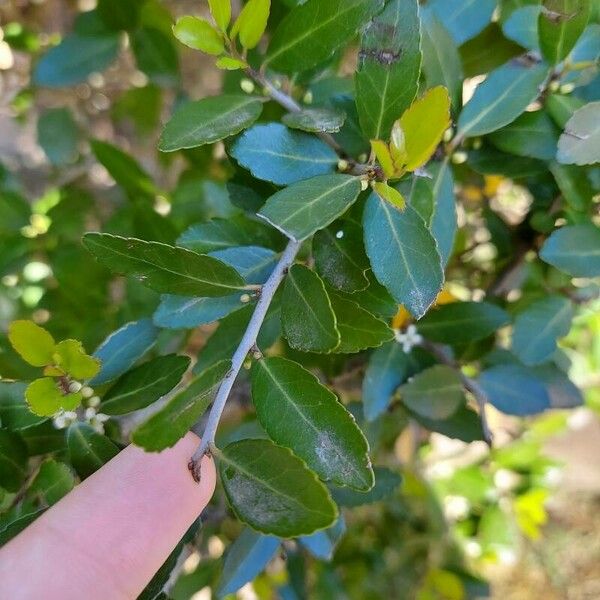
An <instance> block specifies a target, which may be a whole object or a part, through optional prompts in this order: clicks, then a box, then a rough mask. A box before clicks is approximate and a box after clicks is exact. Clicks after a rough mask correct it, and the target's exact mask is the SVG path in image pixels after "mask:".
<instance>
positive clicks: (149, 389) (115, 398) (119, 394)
mask: <svg viewBox="0 0 600 600" xmlns="http://www.w3.org/2000/svg"><path fill="white" fill-rule="evenodd" d="M189 365H190V359H189V357H187V356H178V355H176V354H167V355H166V356H159V357H158V358H154V359H153V360H150V361H148V362H146V363H144V364H142V365H140V366H139V367H136V368H135V369H133V370H131V371H129V372H128V373H126V374H125V375H123V376H121V377H120V378H119V379H118V380H117V381H116V383H115V384H114V385H113V386H112V387H111V388H110V390H108V392H107V393H106V394H105V395H104V398H103V399H102V404H101V405H100V410H101V411H102V412H103V413H106V414H107V415H123V414H125V413H128V412H131V411H134V410H138V409H140V408H144V407H145V406H148V405H150V404H152V402H155V401H156V400H158V399H159V398H160V397H162V396H164V395H165V394H166V393H167V392H170V391H171V390H172V389H173V388H174V387H175V386H176V385H177V384H178V383H179V382H180V380H181V378H182V377H183V374H184V373H185V371H186V370H187V368H188V367H189Z"/></svg>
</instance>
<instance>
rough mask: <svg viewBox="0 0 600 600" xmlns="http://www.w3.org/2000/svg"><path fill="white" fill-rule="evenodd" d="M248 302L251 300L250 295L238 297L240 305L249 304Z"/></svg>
mask: <svg viewBox="0 0 600 600" xmlns="http://www.w3.org/2000/svg"><path fill="white" fill-rule="evenodd" d="M250 300H252V298H251V297H250V294H242V295H241V296H240V302H241V303H242V304H248V302H250Z"/></svg>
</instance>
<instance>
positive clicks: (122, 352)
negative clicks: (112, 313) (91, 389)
mask: <svg viewBox="0 0 600 600" xmlns="http://www.w3.org/2000/svg"><path fill="white" fill-rule="evenodd" d="M157 336H158V329H157V328H156V327H155V326H154V325H153V324H152V321H151V320H150V319H140V320H139V321H132V322H131V323H127V324H125V325H123V327H121V328H120V329H118V330H117V331H114V332H113V333H111V334H110V335H109V336H108V337H107V338H106V339H105V340H104V341H103V342H102V343H101V344H100V346H98V348H97V349H96V351H95V352H94V356H95V357H96V358H97V359H98V360H100V362H101V364H102V366H101V368H100V373H98V375H96V376H95V377H94V378H93V379H92V380H91V381H90V384H91V385H100V384H102V383H107V382H108V381H112V380H113V379H116V378H117V377H118V376H119V375H122V374H123V373H125V372H126V371H128V370H129V369H130V368H131V367H132V366H133V365H134V364H135V363H136V362H137V361H138V360H139V359H140V358H142V356H144V354H146V352H148V350H150V348H152V346H154V344H155V343H156V338H157Z"/></svg>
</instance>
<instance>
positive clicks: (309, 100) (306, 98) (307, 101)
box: [302, 90, 313, 104]
mask: <svg viewBox="0 0 600 600" xmlns="http://www.w3.org/2000/svg"><path fill="white" fill-rule="evenodd" d="M302 101H303V102H304V104H312V101H313V93H312V92H311V91H310V90H308V92H306V94H304V98H302Z"/></svg>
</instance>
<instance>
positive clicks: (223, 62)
mask: <svg viewBox="0 0 600 600" xmlns="http://www.w3.org/2000/svg"><path fill="white" fill-rule="evenodd" d="M215 65H216V66H217V68H218V69H223V70H224V71H236V70H237V69H245V68H246V67H247V66H248V65H247V64H246V63H245V62H244V61H243V60H240V59H239V58H232V57H231V56H221V58H218V59H217V62H216V63H215Z"/></svg>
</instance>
